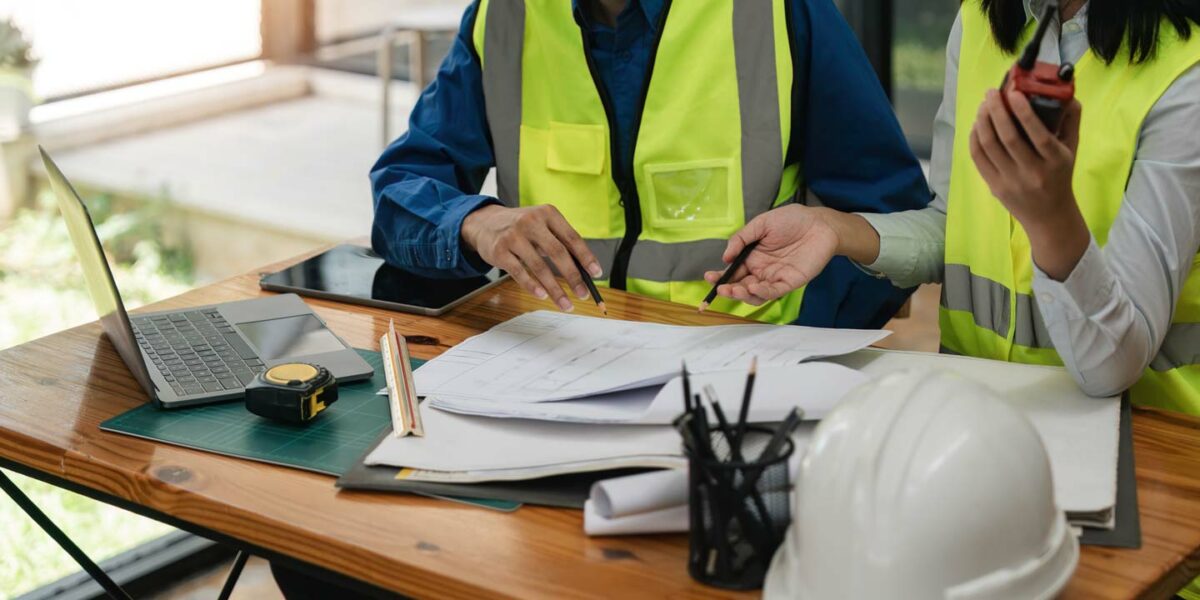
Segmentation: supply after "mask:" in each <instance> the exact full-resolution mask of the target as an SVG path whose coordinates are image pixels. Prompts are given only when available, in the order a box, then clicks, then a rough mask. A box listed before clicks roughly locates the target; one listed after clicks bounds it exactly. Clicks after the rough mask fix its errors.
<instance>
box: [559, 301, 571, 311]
mask: <svg viewBox="0 0 1200 600" xmlns="http://www.w3.org/2000/svg"><path fill="white" fill-rule="evenodd" d="M558 307H559V308H561V309H563V310H564V311H566V312H571V311H573V310H575V305H574V304H571V301H570V300H567V299H566V298H560V299H559V301H558Z"/></svg>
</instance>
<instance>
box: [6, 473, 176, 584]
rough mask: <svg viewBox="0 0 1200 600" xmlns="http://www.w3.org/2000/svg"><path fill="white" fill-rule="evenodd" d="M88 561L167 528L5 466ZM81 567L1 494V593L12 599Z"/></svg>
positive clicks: (13, 478)
mask: <svg viewBox="0 0 1200 600" xmlns="http://www.w3.org/2000/svg"><path fill="white" fill-rule="evenodd" d="M6 473H7V474H8V476H9V477H11V478H12V480H13V481H15V482H16V483H17V485H18V486H20V487H21V489H22V490H23V491H24V492H25V494H26V495H28V496H29V498H30V499H31V500H33V501H34V502H35V503H36V504H37V505H38V506H39V507H40V508H41V509H42V511H43V512H45V513H46V514H47V515H48V516H49V517H50V519H51V520H53V521H54V523H55V524H57V525H58V526H59V528H61V529H62V530H63V531H64V532H66V533H67V535H69V536H71V539H72V540H74V541H75V543H76V544H78V545H79V547H80V548H82V549H83V551H84V552H86V553H87V554H88V556H90V557H91V558H92V560H96V561H100V560H104V559H106V558H109V557H112V556H115V555H117V554H119V553H121V552H123V551H125V550H128V549H129V548H132V547H134V546H137V545H138V544H140V543H142V542H146V541H149V540H152V539H154V538H156V537H159V536H162V535H165V534H167V533H169V532H170V531H171V527H170V526H168V525H164V524H162V523H159V522H157V521H152V520H150V519H144V518H141V517H138V516H136V515H134V514H132V513H128V512H126V511H124V510H121V509H119V508H116V507H113V506H108V505H106V504H103V503H100V502H96V501H94V500H90V499H88V498H85V497H83V496H80V495H78V494H73V493H71V492H68V491H65V490H61V489H59V488H56V487H54V486H52V485H50V484H47V483H42V482H40V481H35V480H33V479H29V478H26V477H22V476H20V475H17V474H15V473H12V472H8V471H6ZM78 570H79V567H78V566H77V565H76V564H75V562H74V561H72V560H71V557H69V556H67V553H66V552H63V551H62V549H61V548H59V547H58V544H55V543H54V541H53V540H51V539H50V536H48V535H46V533H45V532H43V531H42V530H41V529H40V528H39V527H38V526H37V524H36V523H34V522H33V520H32V519H30V518H29V517H28V516H26V515H25V513H24V512H22V511H21V509H20V508H17V505H16V504H14V503H13V502H12V501H11V500H9V499H8V496H0V598H15V597H17V596H19V595H21V594H23V593H25V592H28V591H31V590H34V589H36V588H38V587H39V586H42V585H45V584H47V583H50V582H52V581H56V580H58V579H60V578H62V577H64V576H66V575H69V574H71V573H73V572H75V571H78Z"/></svg>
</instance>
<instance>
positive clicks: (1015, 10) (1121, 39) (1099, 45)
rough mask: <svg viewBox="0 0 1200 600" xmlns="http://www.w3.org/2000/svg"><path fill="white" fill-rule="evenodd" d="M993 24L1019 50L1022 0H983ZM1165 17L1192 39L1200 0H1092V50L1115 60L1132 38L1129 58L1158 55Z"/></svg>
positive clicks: (1009, 48) (1008, 47) (1003, 43)
mask: <svg viewBox="0 0 1200 600" xmlns="http://www.w3.org/2000/svg"><path fill="white" fill-rule="evenodd" d="M982 3H983V11H984V12H985V13H986V14H987V16H988V20H989V21H991V24H992V34H993V35H994V36H996V41H997V42H998V43H999V44H1000V47H1001V48H1002V49H1004V51H1005V52H1008V53H1010V54H1014V53H1016V52H1017V44H1018V43H1019V42H1020V39H1021V32H1022V31H1023V30H1024V29H1025V3H1024V2H1023V1H1022V0H982ZM1164 19H1165V20H1166V21H1167V22H1169V23H1170V24H1171V25H1173V26H1174V27H1175V29H1176V31H1178V32H1179V35H1180V36H1181V37H1183V38H1184V39H1188V38H1189V37H1191V34H1192V24H1193V23H1197V24H1200V0H1091V2H1090V4H1089V6H1088V32H1087V33H1088V42H1089V43H1090V45H1091V47H1092V52H1095V53H1096V55H1097V56H1099V57H1100V58H1102V59H1104V62H1106V63H1110V64H1111V63H1112V62H1113V61H1114V60H1116V59H1117V56H1118V55H1119V54H1121V49H1122V46H1123V45H1124V44H1125V42H1126V41H1128V42H1129V62H1130V63H1134V64H1137V63H1141V62H1146V61H1148V60H1150V59H1152V58H1154V54H1155V51H1156V50H1158V36H1159V30H1160V29H1161V28H1162V25H1163V21H1164Z"/></svg>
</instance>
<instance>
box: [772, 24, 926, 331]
mask: <svg viewBox="0 0 1200 600" xmlns="http://www.w3.org/2000/svg"><path fill="white" fill-rule="evenodd" d="M789 2H791V8H792V13H793V22H792V25H793V27H792V36H793V39H792V42H793V43H792V46H793V50H794V53H795V55H794V60H793V63H794V65H795V70H796V72H795V78H794V90H795V92H794V99H793V107H794V108H793V110H794V113H793V119H792V124H793V130H792V137H791V143H790V145H789V163H792V162H800V164H801V165H802V166H803V173H804V182H805V185H806V186H807V188H808V194H809V196H811V197H812V198H815V201H817V202H819V203H820V204H821V205H824V206H828V207H830V208H834V209H837V210H841V211H844V212H855V211H861V212H869V213H893V212H896V211H904V210H913V209H919V208H924V207H925V206H926V205H927V204H928V203H929V199H930V194H929V186H928V184H927V183H926V181H925V175H924V173H923V172H922V170H921V165H920V162H919V161H918V160H917V158H916V156H914V155H913V153H912V150H911V149H910V148H909V146H908V141H907V139H906V138H905V137H904V132H903V131H902V130H901V128H900V124H899V122H898V121H897V119H896V115H895V112H894V111H893V110H892V106H891V103H890V102H889V101H888V98H887V95H886V94H884V91H883V87H882V86H881V85H880V83H879V79H878V78H877V77H876V75H875V71H874V69H873V68H872V66H871V64H870V62H869V61H868V60H867V56H866V54H865V53H864V52H863V49H862V47H861V46H860V45H859V43H858V40H857V39H856V38H855V36H854V32H853V31H852V30H851V29H850V27H849V25H848V24H847V23H846V21H845V19H844V18H843V17H842V15H841V13H840V12H838V9H837V7H836V6H834V4H833V2H831V1H830V0H789ZM911 292H912V290H905V289H900V288H897V287H895V286H893V285H892V282H890V281H887V280H880V279H878V278H874V277H871V276H870V275H868V274H866V273H863V272H862V271H860V270H859V269H857V268H855V267H854V265H852V264H851V263H850V262H849V261H848V260H844V259H835V260H834V261H833V262H831V263H830V264H829V266H828V267H826V269H825V270H824V271H823V272H822V273H821V275H819V276H818V277H817V278H815V279H814V280H813V281H812V282H811V283H810V284H809V286H808V288H807V289H806V291H805V302H804V304H803V307H802V310H801V313H800V319H799V321H797V322H798V323H801V324H805V325H821V326H826V327H833V326H837V327H880V326H882V325H884V324H885V323H886V322H887V321H888V319H890V318H891V317H892V315H894V314H895V312H896V310H898V309H899V307H900V306H902V305H903V304H904V301H905V300H906V299H907V298H908V296H909V294H911Z"/></svg>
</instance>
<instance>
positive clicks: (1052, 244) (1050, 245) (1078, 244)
mask: <svg viewBox="0 0 1200 600" xmlns="http://www.w3.org/2000/svg"><path fill="white" fill-rule="evenodd" d="M1021 226H1022V227H1023V228H1024V229H1025V233H1026V235H1028V236H1029V247H1030V251H1031V253H1032V257H1033V262H1034V264H1036V265H1037V267H1038V268H1039V269H1041V270H1042V272H1044V273H1045V274H1046V275H1049V276H1050V278H1051V279H1054V280H1055V281H1065V280H1066V279H1067V278H1068V277H1070V275H1071V273H1072V272H1073V271H1074V270H1075V266H1076V265H1078V264H1079V260H1080V259H1081V258H1083V254H1084V252H1086V251H1087V248H1088V245H1089V244H1090V243H1091V239H1092V233H1091V231H1089V230H1088V228H1087V222H1086V221H1084V219H1083V214H1082V213H1080V212H1079V207H1078V206H1077V205H1076V204H1075V203H1074V202H1072V203H1071V204H1070V205H1069V206H1068V207H1066V208H1065V209H1064V210H1061V211H1056V212H1054V213H1052V214H1047V215H1042V216H1041V217H1040V218H1038V219H1036V220H1030V221H1029V222H1028V223H1021Z"/></svg>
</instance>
